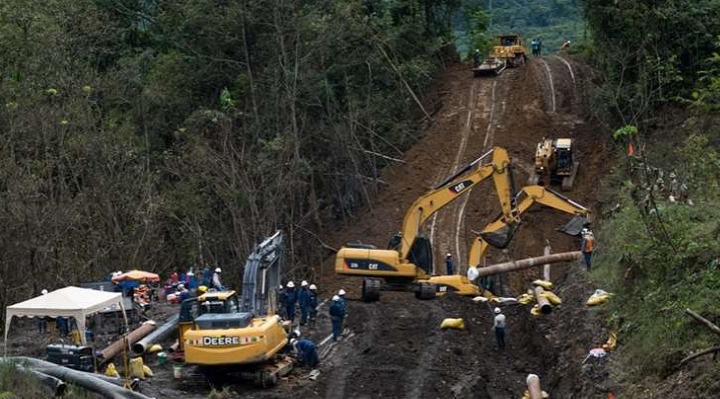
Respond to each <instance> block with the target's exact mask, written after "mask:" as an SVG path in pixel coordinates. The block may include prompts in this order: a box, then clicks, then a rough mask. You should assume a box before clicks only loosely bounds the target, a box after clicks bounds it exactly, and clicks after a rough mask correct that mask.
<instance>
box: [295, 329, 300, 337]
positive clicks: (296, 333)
mask: <svg viewBox="0 0 720 399" xmlns="http://www.w3.org/2000/svg"><path fill="white" fill-rule="evenodd" d="M293 333H294V334H295V338H300V329H297V328H296V329H294V330H293Z"/></svg>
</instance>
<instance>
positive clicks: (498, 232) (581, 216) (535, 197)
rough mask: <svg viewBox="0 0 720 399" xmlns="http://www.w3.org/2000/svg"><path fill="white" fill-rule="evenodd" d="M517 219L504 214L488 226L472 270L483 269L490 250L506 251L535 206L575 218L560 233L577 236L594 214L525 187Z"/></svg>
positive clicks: (555, 194)
mask: <svg viewBox="0 0 720 399" xmlns="http://www.w3.org/2000/svg"><path fill="white" fill-rule="evenodd" d="M514 203H515V209H514V212H513V213H512V214H513V215H515V216H514V217H513V218H511V219H510V218H507V217H506V216H505V215H504V214H501V215H500V216H498V218H497V219H495V220H494V221H493V222H491V223H490V224H488V225H487V226H485V228H484V229H483V230H482V231H481V232H480V234H479V235H478V237H477V238H476V239H475V240H474V242H473V245H472V247H471V248H470V254H469V256H468V267H480V266H481V263H482V260H483V257H484V256H485V254H486V253H487V251H488V249H490V246H493V247H495V248H506V247H507V246H508V244H509V243H510V240H511V239H512V237H513V236H514V235H515V232H516V231H517V229H518V228H519V227H520V223H521V221H520V216H522V215H523V214H525V212H527V211H528V210H529V209H530V207H532V206H533V205H534V204H536V203H537V204H541V205H545V206H547V207H550V208H554V209H557V210H559V211H562V212H566V213H569V214H571V215H575V217H573V219H572V220H570V222H569V223H567V224H566V225H565V226H564V227H562V228H560V229H558V231H560V232H562V233H565V234H568V235H572V236H576V235H578V234H580V232H581V231H582V229H583V227H585V226H586V224H587V223H588V222H589V217H590V214H591V213H590V210H589V209H587V208H585V207H584V206H582V205H580V204H578V203H577V202H575V201H573V200H571V199H570V198H568V197H566V196H564V195H562V194H560V193H558V192H555V191H553V190H551V189H549V188H546V187H542V186H525V187H523V188H522V189H521V190H520V192H518V193H517V194H516V195H515V200H514Z"/></svg>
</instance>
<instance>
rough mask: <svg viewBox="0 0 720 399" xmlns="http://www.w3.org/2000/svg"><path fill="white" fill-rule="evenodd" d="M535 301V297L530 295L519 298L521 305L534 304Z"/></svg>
mask: <svg viewBox="0 0 720 399" xmlns="http://www.w3.org/2000/svg"><path fill="white" fill-rule="evenodd" d="M534 300H535V297H533V296H532V295H530V294H522V295H520V296H519V297H518V299H517V301H518V303H519V304H521V305H527V304H530V303H532V302H533V301H534Z"/></svg>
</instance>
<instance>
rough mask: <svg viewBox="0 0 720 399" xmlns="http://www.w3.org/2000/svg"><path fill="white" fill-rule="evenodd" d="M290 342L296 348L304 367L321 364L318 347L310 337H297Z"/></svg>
mask: <svg viewBox="0 0 720 399" xmlns="http://www.w3.org/2000/svg"><path fill="white" fill-rule="evenodd" d="M290 343H291V344H292V346H293V349H294V350H295V353H296V355H297V359H298V362H299V363H300V365H301V366H303V367H315V366H317V365H318V364H320V357H319V356H318V353H317V347H316V346H315V344H314V343H313V342H312V341H310V340H309V339H296V338H293V339H291V340H290Z"/></svg>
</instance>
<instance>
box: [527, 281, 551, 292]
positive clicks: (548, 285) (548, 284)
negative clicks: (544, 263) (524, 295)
mask: <svg viewBox="0 0 720 399" xmlns="http://www.w3.org/2000/svg"><path fill="white" fill-rule="evenodd" d="M532 285H535V286H540V287H543V288H544V289H546V290H551V289H553V283H552V282H550V281H547V280H539V279H538V280H535V281H533V282H532Z"/></svg>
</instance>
